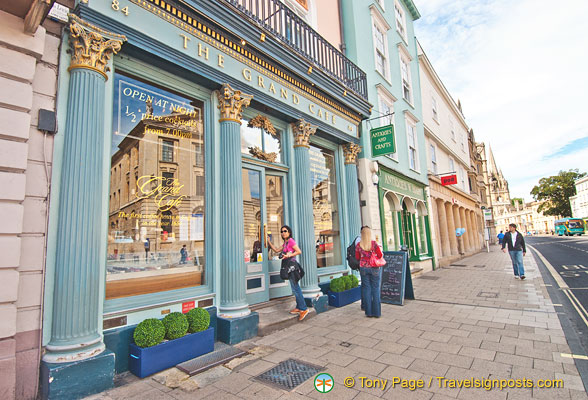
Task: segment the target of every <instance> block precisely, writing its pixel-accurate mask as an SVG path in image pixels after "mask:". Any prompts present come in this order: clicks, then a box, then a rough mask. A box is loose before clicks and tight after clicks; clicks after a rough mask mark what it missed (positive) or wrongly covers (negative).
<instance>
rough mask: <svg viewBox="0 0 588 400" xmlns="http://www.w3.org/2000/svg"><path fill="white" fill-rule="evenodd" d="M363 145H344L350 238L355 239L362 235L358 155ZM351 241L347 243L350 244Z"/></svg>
mask: <svg viewBox="0 0 588 400" xmlns="http://www.w3.org/2000/svg"><path fill="white" fill-rule="evenodd" d="M360 150H361V147H360V146H359V145H357V144H355V143H350V144H347V145H345V146H343V154H344V155H345V186H346V187H347V213H348V218H349V219H348V220H349V226H348V229H347V232H349V238H350V239H351V240H353V239H354V238H355V237H356V236H358V235H360V232H359V231H360V229H361V213H360V210H359V187H358V186H357V167H356V165H355V163H356V161H357V155H358V154H359V152H360ZM348 245H349V243H346V246H348Z"/></svg>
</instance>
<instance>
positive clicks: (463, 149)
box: [461, 132, 465, 151]
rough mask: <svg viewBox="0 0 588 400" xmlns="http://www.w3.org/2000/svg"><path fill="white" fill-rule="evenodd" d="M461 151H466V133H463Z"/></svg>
mask: <svg viewBox="0 0 588 400" xmlns="http://www.w3.org/2000/svg"><path fill="white" fill-rule="evenodd" d="M461 151H465V134H464V133H463V132H462V133H461Z"/></svg>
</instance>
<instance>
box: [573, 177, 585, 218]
mask: <svg viewBox="0 0 588 400" xmlns="http://www.w3.org/2000/svg"><path fill="white" fill-rule="evenodd" d="M570 205H571V206H572V217H574V218H584V219H586V218H588V176H585V177H583V178H580V179H578V180H577V181H576V195H575V196H572V197H570Z"/></svg>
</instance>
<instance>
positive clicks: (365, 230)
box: [355, 226, 382, 318]
mask: <svg viewBox="0 0 588 400" xmlns="http://www.w3.org/2000/svg"><path fill="white" fill-rule="evenodd" d="M373 253H375V255H376V256H377V257H378V258H382V249H380V246H379V245H378V243H376V241H375V240H372V230H371V229H370V228H369V226H364V227H362V228H361V241H360V242H359V243H358V244H357V245H356V246H355V258H357V259H358V260H359V274H360V275H361V297H362V299H363V304H364V306H365V315H366V316H368V317H375V318H380V316H381V315H382V306H381V301H380V280H381V278H382V267H377V266H374V265H371V263H370V259H371V257H372V254H373Z"/></svg>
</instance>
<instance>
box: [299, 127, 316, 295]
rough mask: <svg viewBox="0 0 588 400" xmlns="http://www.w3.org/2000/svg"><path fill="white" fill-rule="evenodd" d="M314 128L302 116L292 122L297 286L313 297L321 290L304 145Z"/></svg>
mask: <svg viewBox="0 0 588 400" xmlns="http://www.w3.org/2000/svg"><path fill="white" fill-rule="evenodd" d="M316 128H317V127H316V126H314V125H311V124H310V123H308V122H306V121H304V120H303V119H300V120H298V121H297V122H295V123H293V124H292V131H293V133H294V160H295V169H296V186H295V191H296V198H297V200H298V201H297V203H298V232H295V235H296V236H294V237H295V238H296V239H297V242H298V246H299V247H300V250H301V251H302V254H301V255H300V257H299V258H300V264H301V265H302V268H304V272H305V274H304V278H302V280H301V282H300V288H301V289H302V293H303V294H304V297H305V298H314V297H315V296H317V295H321V293H322V292H321V290H320V288H319V287H318V274H317V265H316V244H315V238H314V214H313V212H312V182H311V180H310V154H309V149H310V147H309V145H308V142H309V139H310V135H314V133H315V132H316Z"/></svg>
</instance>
